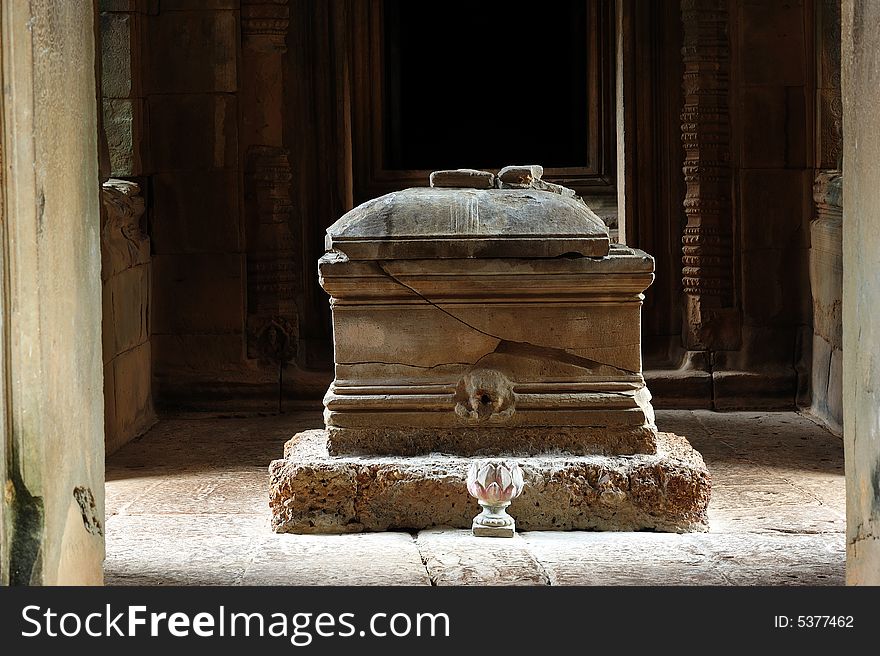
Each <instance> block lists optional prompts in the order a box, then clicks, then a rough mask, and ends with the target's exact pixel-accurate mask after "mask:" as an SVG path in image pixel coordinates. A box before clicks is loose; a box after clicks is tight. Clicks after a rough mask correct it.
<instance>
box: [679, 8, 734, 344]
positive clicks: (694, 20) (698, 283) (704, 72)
mask: <svg viewBox="0 0 880 656" xmlns="http://www.w3.org/2000/svg"><path fill="white" fill-rule="evenodd" d="M681 18H682V27H683V47H682V61H683V64H684V77H683V91H684V106H683V108H682V112H681V139H682V144H683V145H684V152H685V161H684V180H685V185H686V194H685V200H684V211H685V216H686V218H687V223H686V225H685V228H684V235H683V244H682V287H683V291H684V293H685V299H686V306H685V334H684V340H685V346H686V347H687V348H688V349H690V350H703V349H707V350H725V349H735V348H736V347H737V346H738V344H739V341H740V319H739V312H738V310H737V309H736V307H735V286H734V261H733V213H732V205H731V200H730V197H731V182H732V176H731V163H730V112H729V100H728V94H729V90H730V89H729V87H730V45H729V39H728V4H727V0H682V2H681Z"/></svg>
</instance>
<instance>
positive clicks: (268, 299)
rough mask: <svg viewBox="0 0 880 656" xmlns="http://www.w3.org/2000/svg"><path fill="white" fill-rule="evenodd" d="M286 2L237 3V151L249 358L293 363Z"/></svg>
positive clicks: (293, 280)
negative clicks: (285, 94)
mask: <svg viewBox="0 0 880 656" xmlns="http://www.w3.org/2000/svg"><path fill="white" fill-rule="evenodd" d="M289 16H290V9H289V7H288V0H242V2H241V33H242V54H241V70H242V77H241V93H240V96H239V97H240V102H241V123H242V125H241V131H240V138H241V150H242V152H243V153H244V176H245V179H244V216H245V233H246V234H245V237H246V243H247V344H248V357H251V358H259V359H262V360H267V361H270V362H286V361H288V360H291V359H293V358H294V357H295V356H296V347H297V335H298V317H297V302H296V301H297V298H296V295H297V290H298V287H299V286H298V274H297V272H298V271H299V264H298V259H297V258H298V256H297V253H296V249H295V246H296V242H297V240H296V238H295V236H294V235H295V232H294V230H293V223H294V217H293V206H292V202H291V196H290V182H291V178H292V174H291V169H290V157H289V156H290V153H289V151H287V150H286V149H285V148H284V145H283V129H282V126H283V56H284V52H285V51H286V50H287V47H286V45H285V39H286V36H287V28H288V24H289V22H290V21H289Z"/></svg>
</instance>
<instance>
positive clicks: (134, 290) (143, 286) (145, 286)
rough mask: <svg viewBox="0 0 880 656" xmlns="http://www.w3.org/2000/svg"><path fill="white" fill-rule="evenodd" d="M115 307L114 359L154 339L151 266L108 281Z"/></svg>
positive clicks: (135, 269) (142, 266)
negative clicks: (151, 306)
mask: <svg viewBox="0 0 880 656" xmlns="http://www.w3.org/2000/svg"><path fill="white" fill-rule="evenodd" d="M107 286H108V287H109V288H110V294H111V296H112V306H113V315H112V316H113V338H114V339H113V342H114V343H113V350H114V355H117V354H119V353H122V352H123V351H127V350H129V349H131V348H134V347H135V346H138V345H140V344H143V343H144V342H146V341H147V340H148V339H149V338H150V327H149V325H148V321H149V317H150V265H148V264H147V265H141V266H137V267H133V268H131V269H126V270H125V271H122V272H121V273H118V274H116V275H115V276H113V277H112V278H111V279H110V280H109V281H107Z"/></svg>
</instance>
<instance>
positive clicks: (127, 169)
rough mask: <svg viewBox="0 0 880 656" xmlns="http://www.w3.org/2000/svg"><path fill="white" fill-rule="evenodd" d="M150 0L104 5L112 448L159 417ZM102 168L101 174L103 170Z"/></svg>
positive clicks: (108, 441)
mask: <svg viewBox="0 0 880 656" xmlns="http://www.w3.org/2000/svg"><path fill="white" fill-rule="evenodd" d="M144 7H146V3H144V2H138V1H136V0H102V1H101V2H100V6H99V8H100V10H101V11H100V16H99V25H100V42H101V98H102V103H103V113H102V119H103V120H102V124H101V127H102V129H103V135H102V136H103V137H104V139H105V140H106V145H107V153H108V160H109V162H108V163H109V170H107V171H106V172H105V175H104V176H102V178H103V177H106V176H107V175H112V176H114V178H113V179H110V180H108V181H106V182H104V184H103V187H102V189H101V200H102V209H103V211H102V215H101V282H102V287H103V308H104V309H103V321H102V346H103V362H104V437H105V445H106V451H107V453H108V454H109V453H112V452H113V451H115V450H116V449H118V448H119V447H120V446H122V445H123V444H125V443H126V442H128V441H129V440H131V439H133V438H135V437H137V436H138V435H140V434H141V433H143V432H144V431H145V430H146V429H147V428H149V427H150V426H151V425H152V424H153V423H154V422H155V417H156V415H155V412H154V410H153V395H152V370H153V367H152V350H151V344H150V297H151V289H150V287H151V281H152V263H151V253H150V240H149V237H148V236H147V217H146V214H145V211H144V210H145V204H144V198H143V192H142V189H141V185H140V184H138V183H137V182H134V181H126V180H122V179H119V178H123V177H124V178H129V179H133V180H140V181H142V183H141V184H143V181H144V180H145V178H144V177H143V176H144V173H145V172H146V166H145V159H146V147H145V143H144V140H145V138H146V101H145V98H144V95H143V85H142V84H141V78H142V72H143V67H142V60H141V58H142V46H143V41H142V37H143V34H142V31H143V21H144V14H143V12H142V10H143V8H144ZM102 173H103V172H102Z"/></svg>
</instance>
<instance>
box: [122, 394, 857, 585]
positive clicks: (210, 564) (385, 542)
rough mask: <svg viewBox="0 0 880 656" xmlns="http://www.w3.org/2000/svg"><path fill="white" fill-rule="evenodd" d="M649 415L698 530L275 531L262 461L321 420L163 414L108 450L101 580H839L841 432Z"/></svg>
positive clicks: (795, 419) (748, 420) (797, 420)
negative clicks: (699, 470)
mask: <svg viewBox="0 0 880 656" xmlns="http://www.w3.org/2000/svg"><path fill="white" fill-rule="evenodd" d="M657 424H658V427H659V428H660V429H661V430H665V431H670V432H675V433H678V434H680V435H684V436H686V437H688V438H689V439H690V440H691V443H692V444H693V445H694V446H695V447H696V448H697V449H698V450H699V451H701V452H702V453H703V456H704V458H705V459H706V463H707V464H708V466H709V470H710V471H711V472H712V475H713V484H714V485H713V493H712V503H711V505H710V525H711V531H710V532H709V533H703V534H689V535H671V534H660V533H647V532H645V533H586V532H572V533H560V532H531V533H521V534H520V535H519V536H517V537H516V538H514V539H513V540H490V539H486V538H483V539H480V538H474V537H473V536H471V535H470V532H469V531H461V530H431V531H422V532H420V533H418V534H416V535H413V534H410V533H378V534H361V535H343V536H307V535H276V534H274V533H272V532H271V530H270V529H269V520H268V512H269V511H268V505H267V489H268V482H267V473H266V471H267V465H268V463H269V461H270V460H272V459H274V458H278V457H280V455H281V449H282V445H283V444H284V442H285V440H286V439H287V438H288V437H289V436H291V435H292V434H293V433H295V432H296V431H299V430H303V429H305V428H315V427H320V426H321V416H320V414H319V413H299V414H295V415H286V416H280V417H262V418H249V419H241V418H238V419H236V418H229V419H216V418H215V419H177V420H165V421H162V422H160V423H159V424H158V425H157V426H156V427H155V428H154V429H153V430H151V431H150V432H149V433H148V434H147V435H145V436H144V437H142V438H140V439H138V440H136V441H134V442H132V443H131V444H129V445H127V446H125V447H124V448H123V449H121V450H120V451H119V452H117V453H115V454H114V455H113V456H111V457H110V459H109V461H108V463H107V502H106V506H107V517H108V519H107V561H106V581H107V583H108V584H111V585H170V584H193V585H198V584H214V585H271V584H275V585H312V584H315V585H322V584H378V585H383V584H401V585H431V584H434V585H458V584H526V585H530V584H544V585H546V584H550V585H568V584H575V585H590V584H598V585H603V584H608V585H628V584H643V585H663V584H668V585H685V584H696V585H731V584H733V585H764V584H767V585H779V584H813V585H815V584H820V585H840V584H843V581H844V561H845V548H844V547H845V538H844V509H845V502H844V498H845V494H844V480H843V447H842V444H841V441H840V439H839V438H836V437H834V436H833V435H831V434H829V433H827V432H825V431H824V430H823V429H821V428H819V427H818V426H817V425H815V424H813V423H812V422H811V421H809V420H808V419H806V418H804V417H802V416H800V415H798V414H795V413H790V412H785V413H758V412H736V413H713V412H708V411H664V412H659V413H658V418H657ZM476 510H477V508H476V506H475V510H474V512H475V513H476ZM512 510H513V513H514V515H515V510H516V507H515V505H514V506H513V508H512Z"/></svg>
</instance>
